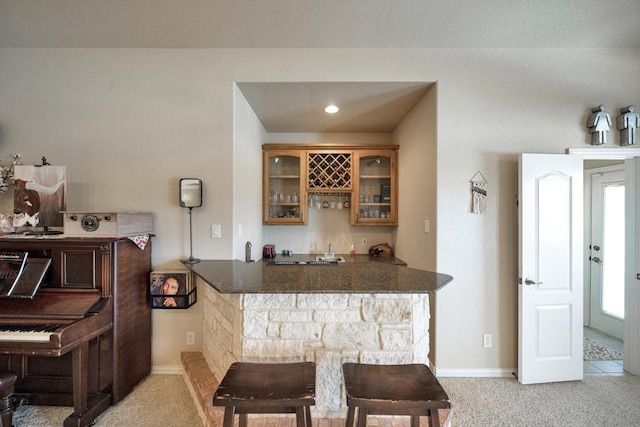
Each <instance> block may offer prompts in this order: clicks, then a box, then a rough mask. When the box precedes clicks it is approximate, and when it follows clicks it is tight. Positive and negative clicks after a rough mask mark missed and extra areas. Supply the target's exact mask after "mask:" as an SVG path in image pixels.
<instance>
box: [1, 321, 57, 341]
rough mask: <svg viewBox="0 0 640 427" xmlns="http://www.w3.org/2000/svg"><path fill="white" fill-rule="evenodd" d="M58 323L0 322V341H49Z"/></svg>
mask: <svg viewBox="0 0 640 427" xmlns="http://www.w3.org/2000/svg"><path fill="white" fill-rule="evenodd" d="M58 327H59V325H34V324H0V341H37V342H42V341H49V340H50V338H51V335H52V333H53V332H55V330H56V329H58Z"/></svg>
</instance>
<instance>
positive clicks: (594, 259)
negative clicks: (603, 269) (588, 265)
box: [591, 256, 602, 262]
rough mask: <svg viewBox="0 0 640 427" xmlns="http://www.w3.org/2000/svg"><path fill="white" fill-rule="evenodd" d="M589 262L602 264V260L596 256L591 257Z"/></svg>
mask: <svg viewBox="0 0 640 427" xmlns="http://www.w3.org/2000/svg"><path fill="white" fill-rule="evenodd" d="M591 261H593V262H602V260H601V259H600V258H598V257H597V256H594V257H591Z"/></svg>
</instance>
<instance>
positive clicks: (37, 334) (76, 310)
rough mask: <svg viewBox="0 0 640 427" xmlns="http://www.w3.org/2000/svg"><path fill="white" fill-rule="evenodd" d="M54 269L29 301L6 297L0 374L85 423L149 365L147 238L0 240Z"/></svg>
mask: <svg viewBox="0 0 640 427" xmlns="http://www.w3.org/2000/svg"><path fill="white" fill-rule="evenodd" d="M8 251H11V252H18V251H22V252H27V253H28V257H34V258H49V259H51V265H50V266H49V268H48V270H47V273H46V275H45V277H44V280H43V283H42V285H41V286H40V288H39V290H38V291H37V292H36V294H35V295H34V296H33V298H31V299H29V298H0V370H8V371H13V372H15V373H16V374H17V375H18V379H17V381H16V383H15V393H14V395H15V396H16V397H17V398H18V399H21V400H22V401H24V402H25V403H27V404H34V405H56V406H72V407H73V413H72V414H71V415H70V416H69V417H68V418H67V419H66V420H65V421H64V426H65V427H70V426H77V427H81V426H87V425H90V424H91V423H92V422H93V421H94V420H95V418H96V417H97V416H98V415H99V414H100V413H102V412H103V411H104V410H105V409H106V408H107V407H109V405H113V404H116V403H118V402H119V401H120V400H122V399H123V398H124V397H125V396H126V395H127V394H129V392H131V390H132V389H133V388H134V387H135V386H136V385H137V384H138V383H139V382H140V381H141V380H142V379H144V378H145V377H146V376H147V375H148V374H149V372H150V370H151V301H150V296H149V286H148V283H149V273H150V271H151V241H150V240H149V242H148V243H147V245H146V246H145V247H144V248H142V249H141V248H140V247H138V246H137V245H136V244H135V243H134V242H133V241H131V240H129V239H128V238H126V237H125V238H69V237H64V236H63V235H62V236H43V237H2V238H0V252H8Z"/></svg>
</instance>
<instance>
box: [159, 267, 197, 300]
mask: <svg viewBox="0 0 640 427" xmlns="http://www.w3.org/2000/svg"><path fill="white" fill-rule="evenodd" d="M150 289H151V308H163V309H176V308H189V307H191V306H192V305H193V304H195V303H196V302H197V300H198V295H197V292H196V287H195V285H194V282H193V280H192V273H191V271H186V270H179V271H152V272H151V276H150Z"/></svg>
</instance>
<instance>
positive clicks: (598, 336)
mask: <svg viewBox="0 0 640 427" xmlns="http://www.w3.org/2000/svg"><path fill="white" fill-rule="evenodd" d="M584 336H585V337H586V338H591V339H592V340H594V341H596V342H598V343H600V344H602V345H604V346H607V347H609V348H611V349H614V350H616V351H618V352H620V353H622V340H619V339H617V338H614V337H612V336H610V335H607V334H603V333H602V332H599V331H597V330H595V329H591V328H587V327H585V328H584ZM583 363H584V375H589V376H622V375H624V370H623V369H622V360H597V361H586V360H585V361H584V362H583Z"/></svg>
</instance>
